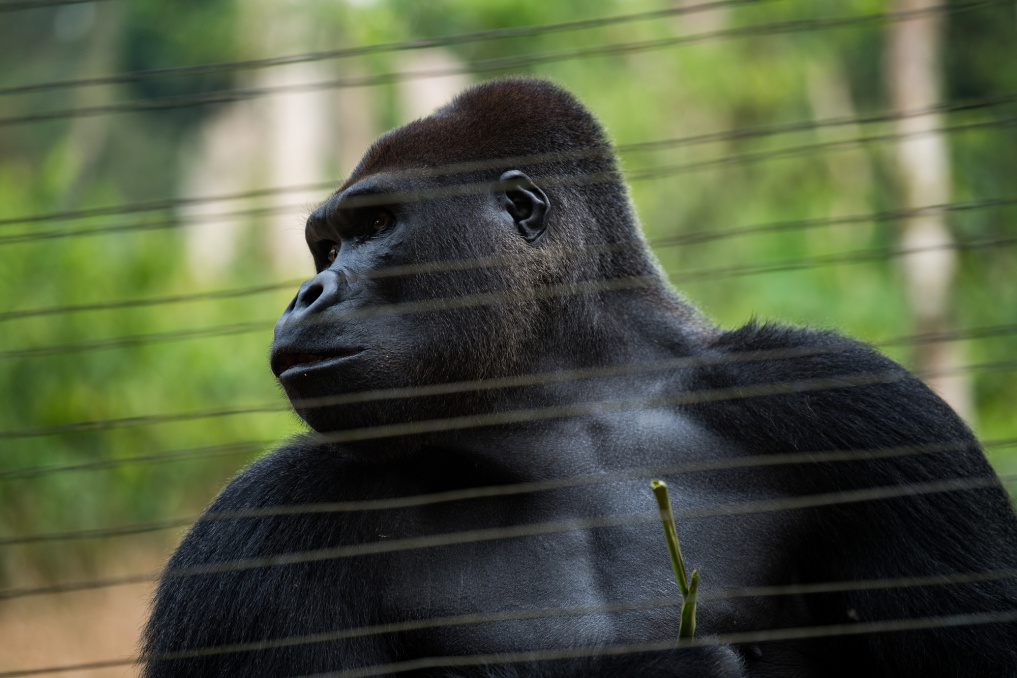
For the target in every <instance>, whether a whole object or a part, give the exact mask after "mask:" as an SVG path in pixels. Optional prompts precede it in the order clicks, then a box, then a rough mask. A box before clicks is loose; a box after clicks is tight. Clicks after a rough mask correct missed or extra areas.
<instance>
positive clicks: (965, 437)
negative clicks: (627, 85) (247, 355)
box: [141, 78, 1017, 678]
mask: <svg viewBox="0 0 1017 678" xmlns="http://www.w3.org/2000/svg"><path fill="white" fill-rule="evenodd" d="M306 239H307V244H308V247H309V248H310V252H311V254H312V256H313V259H314V264H315V269H316V274H315V275H314V277H313V278H311V279H310V280H308V281H307V282H305V283H304V284H303V285H301V287H300V289H299V291H298V292H297V294H296V296H295V298H294V299H293V301H292V302H291V303H290V305H289V306H288V307H287V308H286V310H285V312H284V313H283V315H282V317H281V318H280V319H279V322H278V324H277V325H276V328H275V339H274V344H273V348H272V353H271V367H272V371H273V372H274V374H275V376H276V377H277V378H278V381H279V383H280V384H281V386H282V388H283V389H284V390H285V392H286V394H287V396H288V397H289V398H290V400H291V401H292V404H293V407H294V409H295V410H296V412H297V413H298V414H299V415H300V416H301V417H302V418H303V419H304V421H306V422H307V424H308V425H309V426H310V429H312V430H311V431H309V432H308V433H307V434H305V435H301V436H297V437H295V438H294V439H292V440H290V441H288V442H286V443H285V444H284V445H283V446H282V447H280V448H279V449H277V450H275V451H274V452H272V453H271V454H269V455H267V456H265V457H263V458H261V459H259V460H258V461H256V462H255V463H253V464H252V465H251V466H250V467H248V468H247V469H245V470H244V471H242V472H241V473H240V474H239V475H238V476H237V477H236V478H235V479H234V480H233V481H232V482H230V483H229V485H228V486H227V487H226V488H225V489H224V490H223V491H222V493H221V494H220V495H219V496H218V498H216V499H215V500H214V502H213V503H212V504H211V506H210V508H209V509H208V512H207V513H206V515H205V516H204V517H203V518H202V519H201V520H199V521H198V522H197V523H196V524H195V525H194V526H193V528H192V529H191V530H190V532H189V534H188V535H187V536H186V538H185V539H184V540H183V542H182V544H181V545H180V547H179V548H178V549H177V551H176V553H175V554H174V555H173V557H172V559H171V560H170V561H169V564H168V565H167V568H166V570H165V572H164V575H163V578H162V581H161V583H160V585H159V587H158V591H157V593H156V595H155V600H154V603H153V608H152V614H151V618H150V620H149V622H148V625H147V628H146V632H145V639H144V645H143V649H142V654H141V660H142V663H143V664H144V675H145V676H147V677H148V678H156V677H161V676H303V675H317V674H327V675H334V676H339V677H353V676H375V675H412V676H505V677H508V676H559V677H565V676H684V677H686V678H722V677H723V678H731V677H736V676H752V677H763V676H824V677H829V676H833V677H837V676H844V677H847V676H851V677H852V678H854V677H857V676H896V677H898V678H903V677H909V676H915V677H917V676H930V675H935V676H1017V642H1015V638H1017V635H1015V632H1017V623H1015V620H1017V614H1015V610H1017V584H1015V581H1014V579H1013V576H1014V570H1013V568H1017V520H1015V517H1014V513H1013V509H1012V507H1011V504H1010V502H1009V499H1008V496H1007V494H1006V493H1005V491H1004V490H1003V488H1002V486H1001V485H1000V483H999V481H998V479H997V478H996V477H995V475H994V474H993V472H992V470H991V468H990V466H989V465H988V463H987V461H986V459H985V456H984V455H983V453H982V451H981V450H980V448H979V446H978V443H977V442H976V441H975V439H974V437H973V436H972V434H971V432H970V431H969V430H968V429H967V428H966V426H965V425H964V423H963V422H962V421H961V420H960V419H959V418H958V417H957V415H956V414H954V413H953V412H952V411H951V410H950V408H949V407H948V406H947V405H946V404H945V403H944V402H943V401H941V400H940V399H939V398H937V397H936V396H935V395H934V394H933V393H932V392H931V391H929V389H927V388H926V387H925V386H924V385H923V384H922V383H921V382H920V381H918V380H917V379H916V378H914V377H913V376H911V375H910V374H909V373H908V372H906V371H905V370H904V369H903V368H902V367H900V366H898V365H897V364H895V363H894V362H892V361H890V360H889V359H887V358H885V357H883V356H881V355H879V354H878V353H876V352H875V351H873V350H872V349H870V348H869V347H867V346H865V345H863V344H861V343H858V342H855V341H852V340H850V339H847V338H844V337H841V336H838V335H836V334H834V333H831V332H825V331H817V330H812V329H803V328H798V327H790V326H785V325H779V324H759V323H751V324H749V325H746V326H744V327H741V328H739V329H735V330H724V329H721V328H718V327H717V326H715V325H714V324H712V323H711V322H710V321H709V320H708V319H706V318H705V317H704V316H703V315H701V314H700V313H699V312H698V311H697V310H696V309H695V308H693V307H692V306H690V305H689V304H688V303H687V302H686V301H684V300H683V299H682V297H680V296H679V295H678V294H677V293H676V292H674V291H673V290H672V289H671V288H670V286H669V284H668V282H667V281H666V279H665V276H664V275H663V274H662V272H661V270H660V269H659V267H658V265H657V263H656V260H655V259H654V257H653V255H652V254H651V253H650V251H649V250H648V249H647V247H646V244H645V241H644V239H643V237H642V235H641V232H640V229H639V225H638V222H637V219H636V217H635V215H634V212H633V208H632V206H631V204H630V202H629V199H628V196H627V189H626V186H625V184H624V182H623V179H622V176H621V174H620V172H619V169H618V166H617V164H616V160H615V157H614V154H613V151H612V148H611V146H610V144H609V142H608V141H607V139H606V135H605V133H604V131H603V129H602V128H601V127H600V125H599V124H598V122H597V121H596V120H595V119H594V117H593V116H592V115H591V114H590V112H588V111H587V110H586V108H585V107H584V106H583V105H582V104H580V103H579V102H578V101H577V100H576V99H575V98H574V97H573V96H572V95H570V94H569V93H567V92H565V91H563V90H562V89H560V88H559V87H557V86H555V85H553V84H551V83H548V82H545V81H542V80H535V79H525V78H509V79H500V80H494V81H489V82H486V83H483V84H480V85H477V86H475V87H473V88H471V89H469V90H467V91H465V92H463V93H462V94H460V95H459V96H458V97H456V98H455V99H454V100H453V101H452V102H451V103H450V104H448V105H446V106H444V107H443V108H440V109H438V110H437V111H436V112H435V113H434V114H433V115H431V116H430V117H426V118H423V119H420V120H417V121H415V122H412V123H410V124H408V125H405V126H404V127H401V128H398V129H396V130H394V131H391V132H389V133H387V134H385V135H384V136H382V137H381V138H380V139H378V140H377V141H376V142H375V143H374V144H373V145H372V146H371V148H370V149H369V150H368V151H367V154H366V155H365V156H364V158H363V159H362V160H361V162H360V164H359V165H358V166H357V167H356V169H354V171H353V172H352V174H351V175H350V177H349V178H348V179H347V180H346V181H345V183H343V184H342V185H341V186H340V187H339V189H338V190H337V191H336V192H335V193H334V194H333V195H332V196H331V197H329V198H328V199H327V200H326V201H325V202H324V203H323V204H322V205H321V206H320V207H318V208H317V209H315V210H314V211H313V213H312V214H311V215H310V217H309V218H308V219H307V225H306ZM654 477H663V478H665V479H666V480H667V482H668V484H669V486H670V488H671V496H672V502H673V505H674V509H675V514H676V517H677V530H678V534H679V537H680V539H681V542H682V548H683V552H684V555H685V558H686V560H687V562H688V565H689V567H690V568H695V569H698V570H699V572H700V574H701V582H700V586H699V604H698V618H697V627H696V629H697V630H696V636H695V637H694V638H693V639H692V640H691V641H687V640H684V639H683V640H682V641H681V642H680V643H678V644H677V645H676V642H675V636H676V634H677V630H678V620H679V615H680V607H679V604H680V598H679V596H678V590H677V588H676V584H675V581H674V578H673V576H672V574H671V566H670V562H669V559H668V556H667V548H666V544H665V541H664V536H663V532H662V530H661V526H660V522H659V518H658V516H657V515H656V508H655V504H654V501H653V497H652V494H651V491H650V487H649V480H650V479H651V478H654ZM1008 569H1009V573H1008V572H1007V570H1008Z"/></svg>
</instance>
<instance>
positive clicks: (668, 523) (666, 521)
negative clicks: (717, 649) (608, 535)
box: [650, 480, 699, 640]
mask: <svg viewBox="0 0 1017 678" xmlns="http://www.w3.org/2000/svg"><path fill="white" fill-rule="evenodd" d="M650 487H651V488H652V489H653V496H654V497H656V499H657V508H658V509H660V522H661V524H663V525H664V537H665V538H666V539H667V551H668V554H669V555H670V556H671V567H672V568H673V569H674V576H675V579H677V580H678V589H679V590H680V591H681V594H682V611H681V622H680V623H679V626H678V640H681V639H683V638H691V637H692V634H693V633H695V631H696V592H697V591H698V590H699V571H698V570H693V571H692V577H691V580H690V578H689V576H688V574H687V572H686V570H685V561H684V559H683V558H682V549H681V546H680V545H679V543H678V531H677V530H676V529H675V525H674V514H673V513H672V511H671V498H670V497H669V496H668V493H667V484H666V483H665V482H664V481H662V480H653V481H650Z"/></svg>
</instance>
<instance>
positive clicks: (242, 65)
mask: <svg viewBox="0 0 1017 678" xmlns="http://www.w3.org/2000/svg"><path fill="white" fill-rule="evenodd" d="M77 1H78V2H85V1H87V0H77ZM769 1H772V0H720V1H718V2H705V3H700V4H696V5H685V6H681V7H671V8H668V9H660V10H654V11H650V12H637V13H632V14H621V15H616V16H610V17H602V18H599V19H582V20H578V21H564V22H560V23H551V24H537V25H532V26H517V27H512V28H495V29H492V30H486V31H475V32H472V33H461V34H459V35H449V36H444V37H440V38H415V39H412V40H400V41H397V42H382V43H376V44H372V45H364V46H362V47H348V48H342V49H333V50H326V51H321V52H307V53H304V54H291V55H287V56H280V57H269V58H265V59H244V60H238V61H225V62H219V63H206V64H196V65H194V66H175V67H172V68H158V69H151V70H145V71H131V72H128V73H117V74H115V75H106V76H99V77H91V78H75V79H71V80H58V81H54V82H42V83H35V84H31V85H17V86H14V87H3V88H0V96H8V95H13V94H28V93H31V92H42V91H47V90H54V89H67V88H73V87H90V86H95V85H118V84H124V83H134V82H142V81H145V80H154V79H157V78H166V77H180V76H187V75H205V74H208V73H230V72H236V71H246V70H258V69H263V68H271V67H275V66H288V65H292V64H301V63H308V62H315V61H331V60H336V59H345V58H349V57H357V56H366V55H370V54H380V53H385V52H403V51H410V50H419V49H431V48H434V47H449V46H452V45H462V44H467V43H471V42H487V41H490V40H502V39H507V38H519V37H533V36H538V35H547V34H551V33H563V32H569V31H579V30H587V29H591V28H601V27H604V26H614V25H618V24H625V23H633V22H637V21H648V20H651V19H661V18H665V17H669V16H680V15H684V14H696V13H699V12H708V11H712V10H717V9H721V8H725V7H740V6H744V5H749V6H751V5H756V6H758V5H762V4H763V3H764V2H769ZM25 4H27V3H25ZM33 4H34V3H33ZM4 6H5V5H3V4H0V8H3V7H4ZM0 11H3V10H2V9H0Z"/></svg>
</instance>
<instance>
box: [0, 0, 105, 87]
mask: <svg viewBox="0 0 1017 678" xmlns="http://www.w3.org/2000/svg"><path fill="white" fill-rule="evenodd" d="M102 1H103V0H20V1H14V0H7V2H0V12H17V11H21V10H25V9H43V8H46V7H62V6H64V5H81V4H91V3H93V2H102ZM2 91H3V90H0V92H2Z"/></svg>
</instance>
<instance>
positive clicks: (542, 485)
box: [0, 438, 1017, 546]
mask: <svg viewBox="0 0 1017 678" xmlns="http://www.w3.org/2000/svg"><path fill="white" fill-rule="evenodd" d="M1015 446H1017V438H1006V439H998V440H987V441H984V442H982V443H981V444H979V443H978V442H977V441H972V440H962V441H955V442H943V443H929V444H922V445H906V446H901V447H877V448H870V449H856V450H848V451H839V450H826V451H822V452H812V453H803V452H794V453H786V454H767V455H757V456H752V457H737V458H733V459H711V460H702V461H694V462H683V463H680V464H669V465H666V466H653V467H636V468H628V469H624V470H621V471H608V472H605V473H596V474H587V475H578V476H566V477H562V478H553V479H551V480H539V481H531V482H521V483H512V484H508V485H487V486H483V487H471V488H468V489H464V490H450V491H446V492H437V493H430V494H422V495H414V496H408V497H397V498H394V499H370V500H363V501H345V502H331V503H322V504H296V505H292V506H272V507H267V508H258V509H240V510H235V511H216V512H206V513H203V514H201V515H196V516H185V517H182V518H168V519H164V520H157V521H151V522H146V523H135V524H131V525H122V526H119V527H112V528H95V529H89V530H70V531H65V532H50V533H41V534H31V535H22V536H16V537H5V538H2V539H0V546H20V545H25V544H34V543H41V542H50V541H67V540H77V539H99V538H111V537H125V536H132V535H135V534H144V533H148V532H155V531H159V530H166V529H173V528H176V527H184V526H187V525H191V524H194V523H199V522H200V523H208V522H220V521H227V520H229V521H232V520H240V519H246V518H266V517H278V516H295V515H312V514H323V513H360V512H365V511H383V510H392V509H400V508H413V507H420V506H432V505H435V504H442V503H449V502H454V501H467V500H472V499H485V498H492V497H506V496H516V495H520V494H531V493H535V492H546V491H551V490H561V489H568V488H575V487H585V486H589V485H602V484H605V483H614V482H621V481H625V480H634V479H638V478H650V477H660V476H677V475H687V474H692V473H703V472H714V471H729V470H736V469H746V468H772V467H775V466H789V465H798V464H814V463H823V464H829V463H837V462H858V461H873V460H877V459H896V458H901V457H909V456H918V455H926V454H939V453H943V452H956V451H960V450H965V449H971V448H975V449H978V448H979V447H984V448H986V449H1005V448H1008V447H1015Z"/></svg>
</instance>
